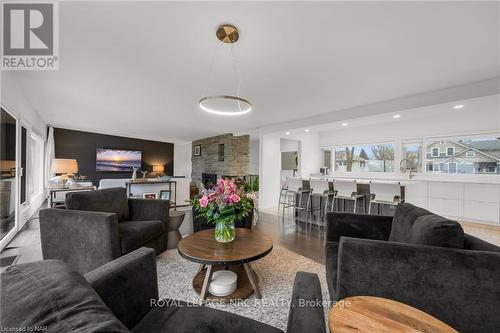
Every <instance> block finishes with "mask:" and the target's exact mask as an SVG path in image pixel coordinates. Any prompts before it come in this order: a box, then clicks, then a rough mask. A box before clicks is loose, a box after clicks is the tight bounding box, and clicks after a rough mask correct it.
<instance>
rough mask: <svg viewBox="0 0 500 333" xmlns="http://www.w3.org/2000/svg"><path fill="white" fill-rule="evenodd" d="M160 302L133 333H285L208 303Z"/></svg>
mask: <svg viewBox="0 0 500 333" xmlns="http://www.w3.org/2000/svg"><path fill="white" fill-rule="evenodd" d="M159 305H160V306H156V307H154V308H153V309H151V311H149V313H148V314H146V316H144V318H143V319H142V320H141V321H140V322H139V324H137V325H136V326H135V327H134V328H133V329H132V332H134V333H139V332H140V333H151V332H175V333H193V332H196V333H213V332H217V333H234V332H237V333H255V332H259V333H283V332H282V331H281V330H279V329H277V328H275V327H272V326H269V325H266V324H264V323H261V322H258V321H255V320H252V319H249V318H245V317H242V316H239V315H236V314H233V313H229V312H225V311H220V310H216V309H212V308H209V307H206V306H195V305H193V304H188V303H186V302H182V301H173V300H162V301H161V302H160V303H159Z"/></svg>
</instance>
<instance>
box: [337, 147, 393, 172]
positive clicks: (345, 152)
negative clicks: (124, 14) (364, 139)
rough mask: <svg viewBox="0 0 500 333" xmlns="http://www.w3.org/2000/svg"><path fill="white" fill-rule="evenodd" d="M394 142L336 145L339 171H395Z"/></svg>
mask: <svg viewBox="0 0 500 333" xmlns="http://www.w3.org/2000/svg"><path fill="white" fill-rule="evenodd" d="M394 170H395V161H394V144H393V143H381V144H365V145H355V146H352V145H349V146H338V147H335V171H337V172H394Z"/></svg>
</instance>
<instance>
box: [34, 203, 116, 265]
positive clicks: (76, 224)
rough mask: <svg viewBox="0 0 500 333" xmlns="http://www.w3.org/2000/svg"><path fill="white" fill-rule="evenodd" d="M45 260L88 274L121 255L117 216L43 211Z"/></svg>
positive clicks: (51, 209) (41, 215) (41, 225)
mask: <svg viewBox="0 0 500 333" xmlns="http://www.w3.org/2000/svg"><path fill="white" fill-rule="evenodd" d="M40 238H41V244H42V254H43V258H44V259H58V260H61V261H64V262H66V263H68V264H70V265H71V266H73V268H75V269H76V270H78V271H79V272H80V273H86V272H88V271H90V270H92V269H94V268H96V267H99V266H101V265H103V264H105V263H107V262H109V261H111V260H113V259H115V258H117V257H119V256H120V255H121V251H120V238H119V233H118V220H117V216H116V214H114V213H102V212H91V211H82V210H66V209H56V208H49V209H44V210H41V211H40Z"/></svg>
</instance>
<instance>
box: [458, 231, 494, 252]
mask: <svg viewBox="0 0 500 333" xmlns="http://www.w3.org/2000/svg"><path fill="white" fill-rule="evenodd" d="M464 249H466V250H476V251H490V252H500V247H498V246H496V245H493V244H491V243H488V242H485V241H484V240H482V239H479V238H477V237H474V236H471V235H469V234H465V239H464Z"/></svg>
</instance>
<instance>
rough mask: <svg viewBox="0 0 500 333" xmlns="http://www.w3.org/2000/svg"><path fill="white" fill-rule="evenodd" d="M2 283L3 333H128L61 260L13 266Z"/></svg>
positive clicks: (94, 293) (80, 278) (85, 284)
mask: <svg viewBox="0 0 500 333" xmlns="http://www.w3.org/2000/svg"><path fill="white" fill-rule="evenodd" d="M0 280H1V299H2V302H1V313H2V315H1V316H0V317H1V321H0V324H1V327H2V331H4V330H7V329H10V328H12V329H14V330H15V329H16V328H20V329H23V328H24V329H25V328H28V329H27V330H24V331H23V332H25V331H33V332H35V331H36V330H35V329H36V328H39V327H43V326H47V331H48V332H61V333H67V332H89V333H90V332H116V333H120V332H129V331H128V330H127V328H126V327H125V326H124V325H123V324H122V323H121V322H120V321H119V320H118V319H116V317H115V316H114V315H113V313H111V311H110V310H109V308H108V307H106V306H105V305H104V303H103V302H102V300H101V299H100V298H99V296H98V295H97V293H96V292H95V291H94V290H93V289H92V288H91V287H90V286H89V284H88V283H87V281H85V279H84V278H83V276H82V275H80V274H79V273H77V272H76V271H74V270H72V269H71V268H70V267H69V266H68V265H66V264H64V263H62V262H60V261H56V260H47V261H40V262H35V263H28V264H22V265H14V266H10V267H9V268H7V269H6V271H4V272H2V275H1V278H0ZM14 330H13V332H14ZM16 332H17V331H16Z"/></svg>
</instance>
